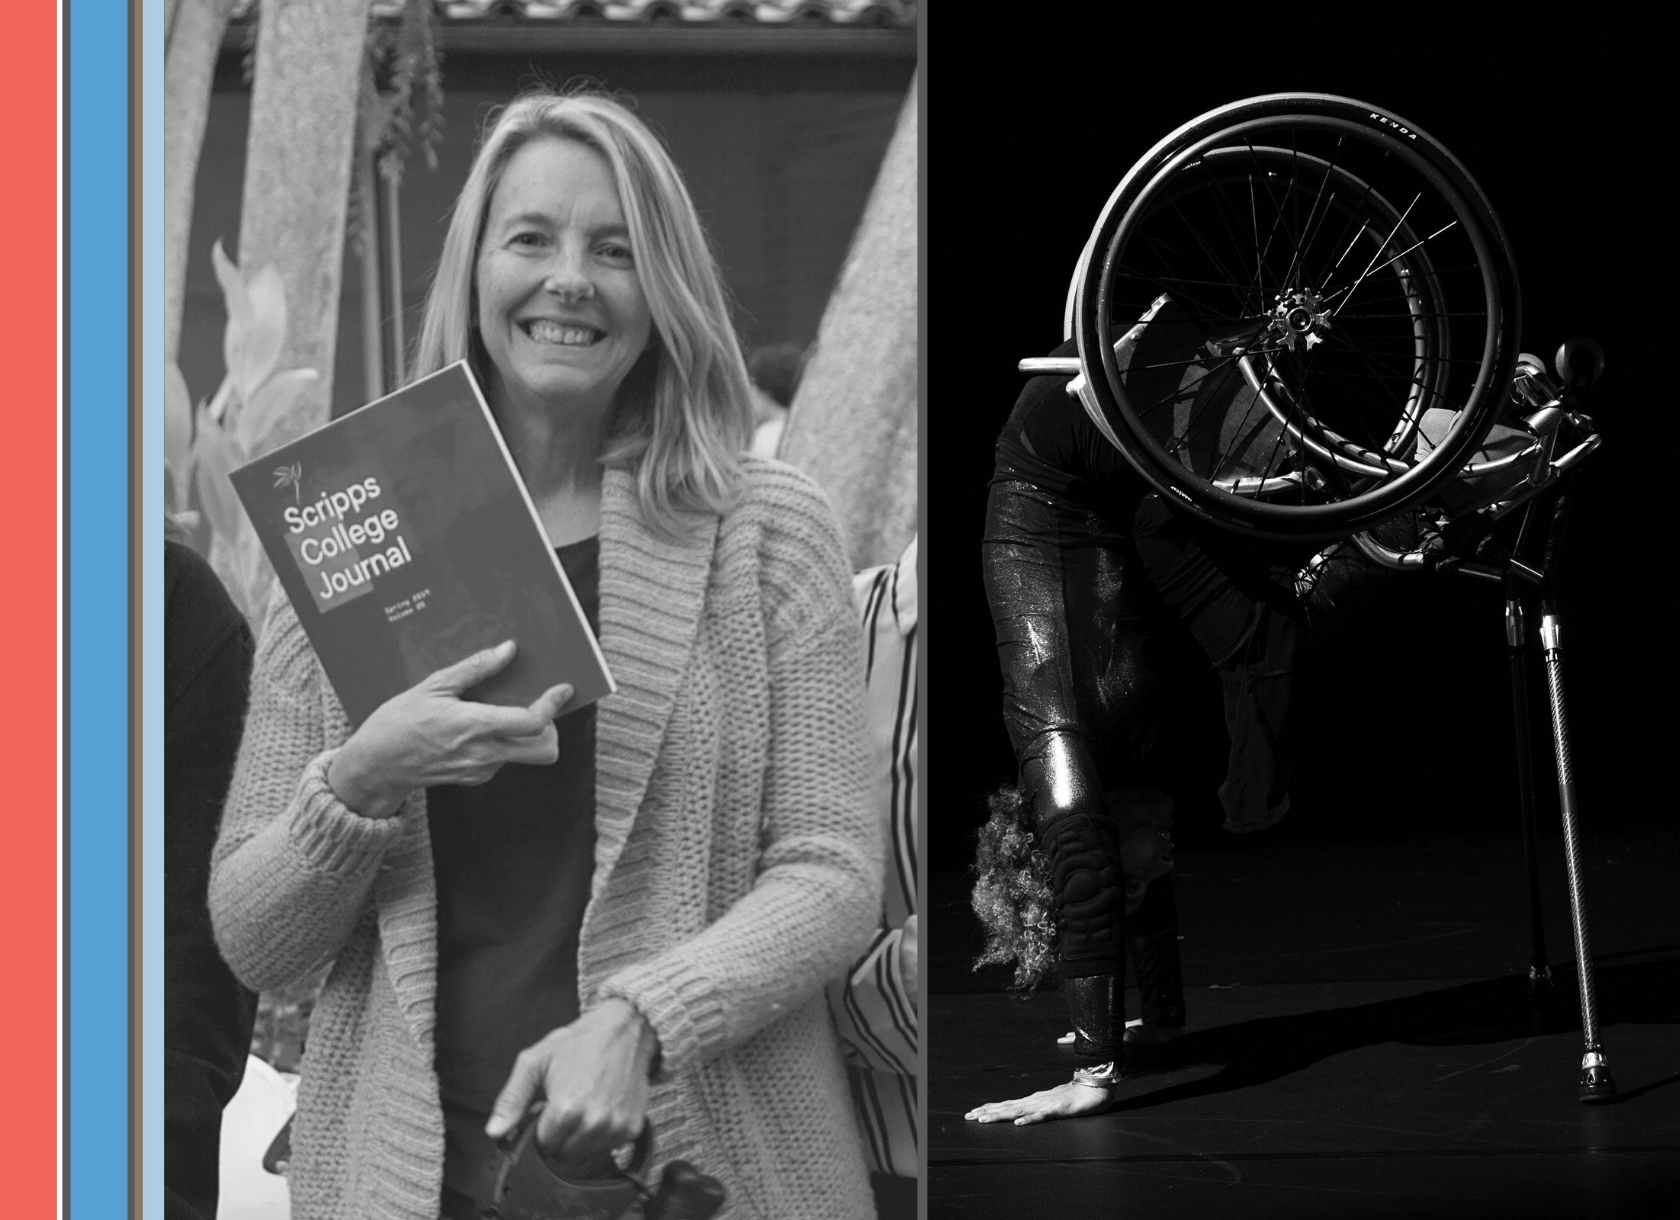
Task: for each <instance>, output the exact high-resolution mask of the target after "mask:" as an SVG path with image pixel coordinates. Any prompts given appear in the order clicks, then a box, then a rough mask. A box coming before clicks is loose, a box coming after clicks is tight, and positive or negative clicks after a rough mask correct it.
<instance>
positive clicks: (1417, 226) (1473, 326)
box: [1019, 93, 1616, 1102]
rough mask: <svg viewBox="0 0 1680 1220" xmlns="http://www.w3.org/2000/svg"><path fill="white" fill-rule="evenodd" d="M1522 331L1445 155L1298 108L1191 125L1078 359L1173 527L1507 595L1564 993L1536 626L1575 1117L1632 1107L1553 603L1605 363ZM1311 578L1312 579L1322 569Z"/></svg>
mask: <svg viewBox="0 0 1680 1220" xmlns="http://www.w3.org/2000/svg"><path fill="white" fill-rule="evenodd" d="M1521 322H1522V303H1521V294H1520V290H1519V287H1518V281H1517V273H1516V269H1515V267H1514V266H1513V265H1512V260H1511V255H1510V249H1509V245H1508V242H1507V240H1506V237H1505V233H1504V230H1503V229H1502V227H1501V226H1500V223H1499V219H1498V217H1497V216H1496V215H1495V213H1494V210H1493V207H1492V204H1491V203H1490V202H1489V201H1488V199H1487V196H1486V195H1485V194H1484V193H1483V192H1482V190H1481V188H1480V187H1479V186H1478V185H1477V184H1476V182H1475V180H1474V179H1473V178H1472V177H1471V176H1470V174H1469V172H1468V171H1467V170H1466V169H1465V168H1464V166H1463V165H1462V164H1461V163H1460V162H1459V161H1458V160H1457V158H1455V157H1454V156H1453V155H1452V154H1451V153H1450V152H1449V151H1448V150H1447V149H1446V148H1445V147H1444V146H1443V145H1442V144H1440V142H1438V141H1437V140H1435V139H1433V138H1432V137H1431V136H1430V135H1429V134H1428V133H1426V132H1424V131H1422V130H1420V129H1419V128H1418V127H1417V126H1416V125H1415V124H1413V123H1409V122H1407V121H1406V120H1404V119H1403V118H1401V117H1399V116H1398V115H1396V114H1394V113H1393V112H1391V111H1388V110H1385V109H1383V108H1381V107H1379V106H1372V105H1368V104H1366V103H1364V102H1360V101H1356V100H1353V99H1351V98H1345V97H1336V96H1331V95H1328V94H1317V93H1279V94H1270V95H1267V96H1263V97H1254V98H1248V99H1245V100H1242V101H1237V102H1233V103H1231V104H1229V105H1226V106H1221V107H1219V108H1217V109H1215V110H1211V111H1209V112H1208V113H1206V114H1203V115H1201V116H1200V117H1198V118H1195V119H1192V120H1191V121H1190V122H1188V123H1186V124H1184V125H1183V126H1182V127H1180V128H1178V129H1177V130H1176V131H1174V132H1172V133H1171V134H1170V135H1168V136H1167V137H1166V138H1165V139H1163V140H1161V141H1160V142H1159V143H1158V144H1156V145H1155V146H1154V147H1153V148H1151V149H1150V150H1149V151H1148V152H1147V153H1145V154H1144V155H1143V157H1142V158H1141V159H1140V160H1139V161H1138V162H1137V163H1136V164H1135V165H1134V166H1132V168H1131V170H1130V171H1128V172H1127V174H1126V175H1125V177H1124V178H1122V179H1121V180H1120V183H1119V185H1118V186H1117V187H1116V188H1115V189H1114V192H1113V194H1112V195H1110V197H1109V199H1108V201H1107V203H1106V204H1105V205H1104V207H1103V209H1102V213H1101V215H1100V216H1099V217H1098V219H1097V222H1096V224H1095V226H1094V227H1093V228H1092V230H1091V233H1090V237H1089V238H1088V239H1087V241H1086V243H1085V246H1084V248H1083V251H1082V252H1081V254H1080V257H1079V261H1078V264H1077V266H1076V267H1075V270H1074V274H1073V278H1072V282H1071V284H1070V286H1069V291H1068V297H1067V305H1066V310H1065V314H1064V336H1065V337H1066V338H1070V339H1075V340H1077V345H1078V355H1077V356H1076V357H1074V356H1067V357H1045V358H1033V359H1027V360H1023V361H1021V362H1020V366H1019V367H1020V369H1021V371H1022V372H1026V373H1032V374H1061V375H1066V376H1070V377H1071V378H1072V380H1071V381H1070V382H1069V384H1068V393H1069V394H1070V395H1074V396H1077V398H1078V400H1079V401H1080V403H1081V404H1082V405H1083V407H1084V409H1085V411H1086V413H1087V414H1088V415H1089V416H1090V418H1091V420H1092V421H1093V423H1095V425H1096V426H1097V428H1098V429H1099V431H1101V432H1102V434H1103V435H1104V436H1105V437H1106V438H1107V439H1108V441H1109V442H1110V443H1111V444H1113V445H1114V446H1115V447H1116V448H1117V449H1118V450H1119V451H1120V452H1121V454H1122V455H1124V457H1125V458H1126V460H1127V461H1128V462H1129V463H1130V464H1131V465H1132V466H1133V467H1134V468H1135V469H1136V470H1137V472H1138V474H1139V475H1141V476H1142V478H1143V479H1144V480H1145V482H1147V483H1148V484H1149V485H1150V486H1151V487H1152V488H1154V489H1155V490H1156V491H1157V492H1159V493H1160V494H1161V495H1162V496H1163V497H1165V498H1167V499H1168V500H1169V502H1175V503H1177V504H1178V505H1180V507H1182V508H1183V509H1184V510H1186V511H1188V512H1190V513H1191V514H1193V515H1195V516H1197V517H1200V518H1202V519H1204V520H1206V521H1209V522H1212V523H1214V524H1215V525H1218V526H1220V527H1221V528H1223V529H1226V530H1229V531H1232V532H1234V533H1236V534H1239V535H1244V536H1249V537H1253V538H1265V539H1275V540H1285V541H1326V542H1330V541H1337V542H1339V541H1340V540H1343V539H1351V540H1352V542H1353V544H1354V545H1356V546H1357V547H1358V548H1359V549H1360V551H1362V552H1363V553H1364V554H1365V556H1366V557H1367V558H1368V559H1369V560H1370V561H1372V562H1373V563H1375V564H1377V565H1379V566H1381V567H1385V568H1391V569H1396V570H1400V571H1428V570H1434V571H1443V572H1458V573H1461V574H1463V575H1465V576H1468V577H1472V578H1476V579H1481V580H1486V581H1492V582H1497V583H1499V584H1500V585H1501V586H1502V587H1503V591H1504V603H1505V621H1506V643H1507V649H1508V652H1509V656H1510V663H1511V681H1512V696H1513V702H1514V704H1515V712H1516V721H1517V744H1518V754H1519V758H1518V777H1519V787H1520V796H1521V806H1522V820H1523V839H1524V850H1525V854H1526V857H1527V864H1528V875H1529V892H1530V907H1531V912H1530V913H1531V917H1532V947H1533V954H1532V960H1531V965H1530V969H1529V989H1530V994H1531V996H1533V997H1535V998H1539V997H1540V996H1541V995H1542V994H1543V993H1544V992H1546V991H1547V990H1549V987H1550V982H1551V972H1550V966H1549V964H1548V961H1547V957H1546V952H1545V944H1544V937H1543V929H1542V923H1541V917H1540V905H1539V892H1538V865H1537V853H1536V847H1535V833H1534V818H1535V810H1534V786H1533V759H1532V747H1531V744H1530V731H1529V711H1528V708H1529V702H1528V692H1527V677H1526V674H1527V664H1526V656H1525V651H1524V650H1525V647H1526V646H1527V644H1528V642H1529V640H1530V635H1531V633H1530V631H1529V623H1530V615H1529V614H1528V613H1527V606H1528V605H1529V604H1530V603H1532V601H1535V600H1537V601H1538V602H1539V606H1540V615H1539V630H1538V637H1539V640H1540V644H1541V649H1542V653H1543V656H1544V663H1545V669H1546V674H1547V682H1548V686H1549V693H1550V704H1551V728H1552V738H1553V746H1554V748H1555V751H1556V757H1557V780H1558V788H1559V796H1560V803H1561V806H1562V815H1563V830H1564V845H1565V859H1566V864H1567V869H1568V881H1569V898H1570V914H1571V923H1572V928H1573V933H1574V940H1575V964H1576V970H1577V973H1578V976H1579V984H1580V998H1581V1009H1582V1030H1583V1036H1584V1041H1585V1048H1584V1051H1583V1056H1582V1061H1581V1075H1580V1081H1579V1097H1580V1099H1581V1100H1582V1101H1583V1102H1602V1101H1608V1100H1611V1099H1613V1098H1614V1096H1615V1092H1616V1086H1615V1082H1614V1080H1613V1078H1612V1075H1611V1071H1610V1065H1609V1060H1608V1058H1607V1057H1606V1055H1605V1053H1604V1049H1603V1046H1602V1044H1601V1041H1600V1037H1599V1029H1598V1018H1597V1004H1596V993H1595V989H1594V980H1593V966H1592V956H1591V952H1590V949H1589V946H1588V938H1587V925H1586V915H1585V910H1584V893H1583V888H1582V872H1583V869H1582V863H1581V851H1580V835H1579V827H1578V818H1579V810H1578V808H1577V800H1576V794H1575V789H1574V780H1573V766H1572V763H1571V758H1570V747H1569V731H1568V721H1567V716H1566V713H1565V706H1564V695H1563V653H1562V644H1561V635H1562V631H1561V618H1560V615H1559V613H1558V608H1557V601H1556V596H1555V585H1556V575H1557V563H1558V555H1559V545H1558V543H1559V539H1560V534H1561V527H1562V524H1563V520H1564V517H1565V514H1566V512H1567V507H1568V502H1569V475H1570V473H1571V472H1572V471H1573V470H1574V469H1575V468H1576V467H1577V466H1578V465H1579V463H1580V462H1581V461H1582V460H1583V459H1585V458H1586V457H1587V456H1589V455H1590V454H1591V453H1593V451H1594V450H1596V449H1597V448H1598V446H1599V444H1600V437H1599V435H1598V433H1597V431H1596V430H1595V428H1594V425H1593V421H1592V418H1591V416H1590V415H1588V414H1587V413H1586V411H1585V407H1586V405H1587V403H1588V398H1589V395H1590V391H1591V387H1592V385H1593V383H1594V382H1596V381H1597V380H1598V377H1599V374H1600V373H1601V372H1602V370H1603V367H1604V353H1603V351H1602V349H1601V348H1600V347H1599V346H1598V344H1597V343H1595V342H1593V341H1592V340H1590V339H1581V338H1577V339H1571V340H1569V341H1568V342H1566V343H1564V344H1563V346H1562V347H1561V348H1559V350H1558V353H1557V356H1556V359H1555V370H1556V376H1555V377H1554V376H1553V374H1552V373H1551V372H1550V371H1548V369H1547V367H1546V365H1545V363H1544V362H1543V361H1541V360H1540V359H1539V358H1537V357H1535V356H1532V355H1529V354H1527V353H1523V352H1519V351H1518V349H1517V342H1518V336H1519V334H1520V332H1521ZM1311 566H1312V565H1309V569H1310V568H1311Z"/></svg>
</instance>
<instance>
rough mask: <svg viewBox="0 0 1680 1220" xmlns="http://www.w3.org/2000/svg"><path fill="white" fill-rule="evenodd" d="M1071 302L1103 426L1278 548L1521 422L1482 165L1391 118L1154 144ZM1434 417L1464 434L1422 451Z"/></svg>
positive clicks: (1136, 458) (1179, 491) (1332, 531)
mask: <svg viewBox="0 0 1680 1220" xmlns="http://www.w3.org/2000/svg"><path fill="white" fill-rule="evenodd" d="M1069 306H1070V309H1069V326H1070V329H1071V330H1072V331H1073V333H1074V335H1075V336H1076V337H1077V339H1078V342H1079V356H1080V364H1081V368H1082V371H1083V374H1084V377H1083V382H1084V389H1083V390H1082V391H1081V397H1082V399H1083V401H1084V403H1085V406H1086V409H1087V410H1088V411H1089V412H1090V413H1091V415H1092V417H1093V418H1094V419H1095V421H1096V423H1097V424H1098V426H1099V427H1100V428H1102V430H1103V431H1104V433H1105V435H1107V436H1108V437H1109V439H1110V440H1111V441H1113V442H1114V443H1115V444H1116V445H1117V446H1118V447H1119V448H1120V450H1121V452H1122V453H1123V454H1124V455H1125V456H1126V458H1127V460H1128V461H1130V462H1131V464H1132V465H1133V466H1135V467H1136V468H1137V470H1138V472H1139V473H1140V474H1141V475H1142V476H1143V477H1144V479H1145V480H1147V481H1148V482H1149V483H1150V484H1151V485H1152V486H1154V487H1155V488H1156V489H1157V490H1158V491H1161V492H1163V493H1165V494H1168V495H1170V496H1171V497H1172V498H1173V499H1175V500H1176V501H1178V502H1180V503H1181V504H1183V505H1185V506H1186V507H1188V508H1189V509H1190V510H1191V511H1192V512H1194V513H1196V514H1197V515H1199V516H1201V517H1204V518H1206V519H1208V520H1210V521H1214V522H1216V523H1218V524H1221V525H1223V526H1226V527H1228V528H1230V529H1233V530H1235V531H1237V532H1240V533H1248V534H1252V535H1255V536H1259V537H1269V538H1299V539H1312V538H1332V537H1337V536H1342V535H1346V534H1350V533H1353V532H1355V531H1358V530H1361V529H1366V528H1369V527H1370V526H1372V525H1374V524H1376V523H1378V522H1380V521H1382V520H1384V519H1386V518H1387V517H1389V516H1392V515H1393V514H1395V513H1397V512H1399V511H1401V510H1403V509H1405V508H1407V507H1410V506H1412V505H1415V504H1417V503H1419V502H1421V501H1422V500H1423V499H1424V498H1425V497H1427V496H1428V495H1429V493H1430V492H1431V491H1432V490H1434V489H1435V488H1437V487H1439V486H1440V484H1441V483H1442V482H1444V481H1445V480H1447V479H1450V478H1452V477H1453V476H1454V475H1455V474H1456V473H1457V472H1458V470H1459V469H1460V468H1461V467H1462V466H1463V465H1464V464H1465V462H1466V461H1467V460H1469V458H1470V456H1471V455H1472V454H1473V453H1474V451H1475V449H1476V447H1477V445H1478V444H1479V443H1480V442H1481V440H1482V438H1483V437H1484V435H1485V434H1486V433H1487V431H1488V429H1489V427H1491V426H1492V424H1493V422H1494V420H1495V418H1496V417H1497V416H1498V414H1499V412H1500V411H1501V410H1502V409H1503V403H1504V399H1505V396H1506V391H1507V388H1508V387H1509V385H1510V380H1511V375H1512V369H1513V365H1514V363H1515V360H1516V355H1517V349H1516V341H1517V335H1518V333H1519V329H1520V301H1519V292H1518V285H1517V277H1516V272H1515V269H1514V268H1513V266H1512V264H1511V258H1510V253H1509V248H1508V246H1507V243H1506V240H1505V236H1504V232H1503V230H1502V228H1501V227H1500V224H1499V221H1498V218H1497V217H1496V216H1495V215H1494V212H1493V208H1492V206H1491V204H1490V203H1489V202H1488V200H1487V198H1486V196H1485V195H1483V193H1482V191H1481V189H1480V188H1479V187H1478V186H1477V185H1476V183H1475V181H1474V180H1473V179H1472V178H1471V177H1470V175H1469V173H1468V172H1467V171H1466V170H1465V169H1464V167H1463V166H1462V165H1460V164H1459V162H1458V161H1457V160H1456V159H1455V158H1454V157H1453V156H1452V154H1451V153H1449V152H1448V151H1447V150H1446V148H1444V147H1443V146H1442V145H1441V144H1439V143H1438V142H1437V141H1435V140H1434V139H1432V138H1431V137H1430V136H1428V135H1427V134H1426V133H1424V132H1422V131H1419V130H1418V129H1417V128H1416V127H1415V126H1413V125H1412V124H1410V123H1407V122H1405V121H1404V120H1402V119H1400V118H1398V117H1396V116H1395V115H1393V114H1390V113H1388V112H1386V111H1383V110H1381V109H1379V108H1377V107H1374V106H1368V105H1366V104H1365V103H1363V102H1357V101H1353V100H1351V99H1348V98H1340V97H1331V96H1328V95H1325V94H1307V93H1303V94H1276V95H1271V96H1267V97H1258V98H1251V99H1248V100H1246V101H1241V102H1235V103H1233V104H1231V105H1228V106H1223V107H1221V108H1219V109H1217V110H1214V111H1210V112H1209V113H1207V114H1205V115H1202V116H1201V117H1200V118H1197V119H1195V120H1193V121H1192V122H1190V123H1188V124H1186V125H1185V126H1183V127H1181V128H1179V129H1178V130H1177V131H1175V132H1173V133H1172V134H1171V135H1170V136H1168V137H1167V138H1166V139H1165V140H1163V141H1161V143H1159V144H1157V145H1156V146H1155V147H1154V148H1153V149H1151V150H1150V151H1149V152H1148V153H1147V154H1145V155H1144V157H1143V159H1142V160H1140V161H1139V162H1138V163H1137V164H1136V165H1135V166H1133V168H1132V169H1131V171H1130V172H1129V173H1128V174H1127V175H1126V177H1125V178H1124V179H1123V180H1122V181H1121V183H1120V185H1119V186H1118V187H1117V188H1116V189H1115V191H1114V194H1113V195H1112V196H1111V197H1110V198H1109V201H1108V203H1107V205H1106V206H1105V207H1104V209H1103V212H1102V215H1101V217H1100V219H1099V220H1098V222H1097V224H1096V227H1095V228H1094V229H1093V230H1092V233H1091V237H1090V239H1089V241H1088V242H1087V244H1086V247H1085V253H1084V255H1083V256H1082V257H1081V259H1080V264H1079V267H1078V269H1077V270H1076V272H1075V276H1074V283H1073V286H1072V292H1071V296H1070V302H1069ZM1430 412H1437V413H1439V412H1446V413H1450V417H1451V425H1450V427H1448V428H1447V429H1446V431H1445V435H1444V436H1441V435H1440V433H1441V430H1440V429H1439V428H1436V429H1434V432H1435V434H1436V439H1435V442H1434V443H1433V444H1427V443H1421V442H1420V437H1419V424H1420V421H1422V420H1423V418H1424V417H1425V415H1426V414H1428V413H1430ZM1433 418H1435V419H1437V420H1439V419H1443V418H1447V416H1444V415H1436V416H1434V417H1433Z"/></svg>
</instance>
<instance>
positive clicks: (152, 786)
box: [130, 0, 164, 1216]
mask: <svg viewBox="0 0 1680 1220" xmlns="http://www.w3.org/2000/svg"><path fill="white" fill-rule="evenodd" d="M130 5H131V10H138V9H143V10H144V18H143V20H142V22H141V26H140V46H141V55H140V81H141V89H140V103H141V106H142V115H141V121H140V122H139V123H138V124H137V125H136V129H137V130H138V132H139V143H140V146H139V147H138V148H136V149H135V150H134V152H133V155H134V157H135V159H136V160H135V168H136V171H137V172H136V174H135V175H133V176H131V179H130V181H131V183H132V186H131V189H132V190H133V191H134V197H133V199H132V206H135V207H138V208H139V209H140V213H141V215H142V216H143V217H144V221H145V223H144V226H143V227H142V228H141V229H139V230H138V231H137V232H136V240H138V241H139V243H140V250H139V255H140V257H139V258H138V259H137V260H136V264H135V265H136V266H137V267H139V268H140V269H141V272H142V283H143V284H144V285H145V288H144V290H143V291H142V292H141V293H140V294H139V295H138V298H137V299H138V301H139V305H138V309H139V311H140V318H141V326H140V329H139V333H140V334H141V335H143V336H144V338H143V341H142V344H141V350H140V352H139V353H138V355H137V358H136V359H135V361H134V368H135V369H136V370H137V371H138V374H139V376H138V380H137V381H136V383H135V385H134V387H133V398H132V400H131V401H132V402H133V404H134V409H135V410H136V411H137V412H138V419H137V426H138V427H139V432H140V441H141V444H140V453H141V458H140V509H139V512H140V526H139V529H138V530H136V534H137V536H138V541H137V543H136V544H135V545H136V547H137V548H138V550H139V552H140V554H139V555H138V556H136V559H137V561H138V567H139V570H140V571H141V572H143V573H144V581H143V584H142V587H141V599H140V604H141V606H142V607H143V616H144V617H143V621H144V632H143V634H142V635H141V637H140V649H141V654H140V655H141V672H142V673H143V674H144V675H145V686H144V691H143V693H142V701H141V715H142V720H141V724H142V732H141V738H140V740H141V743H142V753H141V760H140V765H141V775H142V777H143V788H142V791H141V794H140V795H141V809H142V810H143V811H144V814H143V816H142V818H141V819H140V821H139V823H138V825H136V826H135V829H136V831H137V832H138V833H139V834H140V835H141V839H142V843H143V846H144V851H143V854H142V869H141V873H140V876H141V889H142V893H143V895H144V900H143V916H144V935H143V936H142V937H141V940H140V946H141V954H142V962H143V964H144V969H143V970H142V971H141V972H140V973H139V975H138V977H139V983H140V987H141V992H140V995H139V996H138V997H136V998H135V1000H134V1003H135V1005H136V1007H137V1008H138V1010H139V1011H140V1013H141V1016H142V1022H143V1029H144V1033H145V1041H144V1042H143V1044H142V1046H141V1056H140V1066H141V1071H140V1078H141V1080H143V1081H144V1082H145V1089H144V1092H143V1094H142V1098H141V1117H142V1119H143V1127H142V1130H143V1131H144V1137H143V1144H142V1151H141V1155H142V1160H141V1167H142V1173H143V1177H142V1179H141V1180H142V1182H143V1184H144V1192H145V1193H144V1196H143V1197H142V1199H141V1204H142V1214H143V1215H146V1216H162V1215H163V1112H164V1106H163V1101H164V1099H163V988H164V978H163V693H164V692H163V52H164V30H163V0H143V3H142V0H130ZM134 19H139V14H138V13H136V14H135V16H134V17H131V20H134Z"/></svg>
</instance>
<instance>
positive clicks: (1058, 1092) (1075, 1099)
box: [963, 1080, 1114, 1127]
mask: <svg viewBox="0 0 1680 1220" xmlns="http://www.w3.org/2000/svg"><path fill="white" fill-rule="evenodd" d="M1113 1100H1114V1090H1113V1089H1109V1088H1103V1087H1102V1086H1100V1085H1088V1084H1076V1083H1075V1082H1074V1081H1071V1080H1070V1081H1068V1082H1067V1083H1066V1084H1059V1085H1057V1086H1056V1087H1055V1088H1053V1089H1043V1090H1040V1091H1039V1092H1037V1093H1034V1094H1032V1095H1031V1096H1030V1097H1018V1098H1016V1099H1015V1100H1014V1101H991V1102H987V1103H986V1104H985V1105H983V1106H976V1107H975V1108H974V1109H972V1110H970V1111H969V1112H968V1113H967V1114H965V1115H963V1117H964V1118H969V1119H973V1120H974V1121H975V1122H977V1123H1001V1122H1013V1123H1014V1124H1015V1125H1016V1126H1017V1127H1024V1126H1026V1125H1027V1124H1028V1123H1041V1122H1044V1121H1045V1120H1046V1119H1050V1118H1078V1117H1079V1116H1080V1115H1081V1114H1101V1113H1102V1112H1103V1111H1104V1110H1106V1109H1108V1107H1109V1104H1110V1103H1111V1102H1112V1101H1113Z"/></svg>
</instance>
